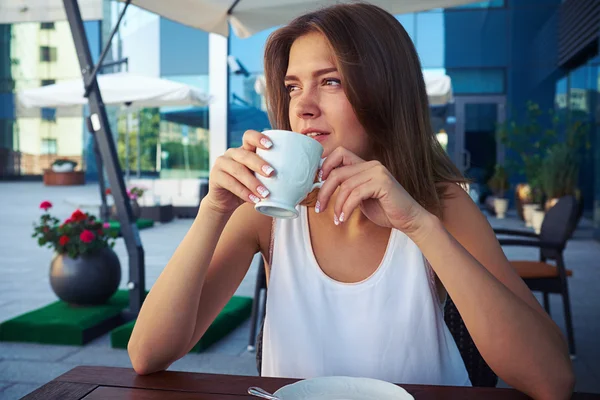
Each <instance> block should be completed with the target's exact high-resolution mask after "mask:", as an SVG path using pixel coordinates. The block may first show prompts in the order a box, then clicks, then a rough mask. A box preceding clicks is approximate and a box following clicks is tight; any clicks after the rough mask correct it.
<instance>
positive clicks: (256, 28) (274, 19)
mask: <svg viewBox="0 0 600 400" xmlns="http://www.w3.org/2000/svg"><path fill="white" fill-rule="evenodd" d="M476 1H479V0H370V1H369V2H370V3H372V4H375V5H378V6H380V7H382V8H384V9H386V10H387V11H389V12H390V13H392V14H405V13H411V12H417V11H424V10H430V9H433V8H444V7H452V6H457V5H462V4H468V3H474V2H476ZM349 2H352V1H348V0H346V1H339V0H171V1H164V0H132V2H131V3H132V4H135V5H136V6H139V7H141V8H144V9H146V10H148V11H152V12H154V13H157V14H160V15H162V16H164V17H167V18H169V19H172V20H174V21H177V22H180V23H182V24H185V25H189V26H192V27H195V28H199V29H202V30H204V31H207V32H212V33H218V34H220V35H224V36H227V35H228V34H229V27H228V23H230V24H231V27H232V28H233V30H234V32H235V34H236V35H237V36H238V37H240V38H245V37H248V36H251V35H253V34H254V33H256V32H260V31H262V30H264V29H267V28H271V27H273V26H277V25H282V24H285V23H287V22H289V21H291V20H292V19H293V18H295V17H297V16H299V15H302V14H304V13H306V12H308V11H311V10H314V9H316V8H318V7H324V6H329V5H332V4H336V3H349Z"/></svg>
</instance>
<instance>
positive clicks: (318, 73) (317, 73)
mask: <svg viewBox="0 0 600 400" xmlns="http://www.w3.org/2000/svg"><path fill="white" fill-rule="evenodd" d="M330 72H337V68H336V67H330V68H323V69H319V70H316V71H315V72H313V74H312V75H313V77H317V76H321V75H325V74H328V73H330ZM283 80H284V81H299V80H300V79H298V77H297V76H296V75H286V76H285V78H284V79H283Z"/></svg>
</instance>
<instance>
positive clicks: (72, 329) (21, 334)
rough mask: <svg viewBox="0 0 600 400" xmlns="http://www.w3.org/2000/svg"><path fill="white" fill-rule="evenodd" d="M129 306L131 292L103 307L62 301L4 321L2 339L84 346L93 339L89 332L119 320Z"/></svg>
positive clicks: (118, 295) (121, 293) (119, 293)
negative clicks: (105, 323) (108, 322)
mask: <svg viewBox="0 0 600 400" xmlns="http://www.w3.org/2000/svg"><path fill="white" fill-rule="evenodd" d="M128 304H129V292H127V291H125V290H119V291H117V292H116V293H115V294H114V295H113V297H111V298H110V299H109V300H108V302H107V303H106V304H104V305H101V306H70V305H69V304H68V303H65V302H63V301H60V300H59V301H56V302H54V303H51V304H49V305H47V306H44V307H42V308H38V309H37V310H33V311H30V312H28V313H25V314H23V315H20V316H17V317H15V318H12V319H10V320H8V321H5V322H2V323H1V324H0V340H1V341H8V342H35V343H44V344H67V345H82V344H85V342H86V339H92V338H91V337H89V331H90V330H93V329H94V328H95V327H97V326H98V325H99V324H102V323H103V322H104V321H106V320H109V319H111V318H112V319H115V318H118V317H119V316H120V314H121V311H122V310H123V309H125V308H126V307H127V306H128ZM86 331H88V332H87V333H86ZM99 335H101V333H99Z"/></svg>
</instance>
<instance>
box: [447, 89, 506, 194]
mask: <svg viewBox="0 0 600 400" xmlns="http://www.w3.org/2000/svg"><path fill="white" fill-rule="evenodd" d="M455 115H456V132H455V138H456V139H455V140H456V144H455V146H454V155H453V159H454V162H455V163H456V166H457V167H458V168H459V169H460V171H461V172H462V173H463V174H464V175H465V176H466V177H467V178H469V179H470V180H471V181H472V182H473V185H472V186H473V187H474V188H476V189H477V190H478V192H479V194H484V192H485V191H486V184H487V181H488V180H489V178H490V177H491V176H492V174H493V173H494V166H495V165H496V164H503V163H504V145H503V144H502V143H501V142H500V138H499V135H498V126H499V125H500V124H502V123H504V121H505V120H506V97H505V96H456V97H455Z"/></svg>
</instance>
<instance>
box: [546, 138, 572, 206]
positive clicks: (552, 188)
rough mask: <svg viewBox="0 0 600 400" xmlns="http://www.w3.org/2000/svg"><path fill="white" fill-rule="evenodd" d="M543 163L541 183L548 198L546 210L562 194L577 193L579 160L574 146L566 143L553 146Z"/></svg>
mask: <svg viewBox="0 0 600 400" xmlns="http://www.w3.org/2000/svg"><path fill="white" fill-rule="evenodd" d="M542 165H543V167H542V170H541V183H542V189H543V190H544V194H545V195H546V199H547V200H546V203H545V207H544V208H545V209H546V210H548V209H549V208H550V207H552V206H554V204H556V202H557V201H558V199H559V198H560V197H562V196H567V195H573V196H576V195H577V178H578V176H579V161H578V158H577V154H576V152H575V151H574V150H573V148H571V147H570V146H569V145H567V144H566V143H561V144H556V145H554V146H552V147H551V148H550V149H549V150H548V152H547V154H546V157H545V158H544V162H543V164H542Z"/></svg>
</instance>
